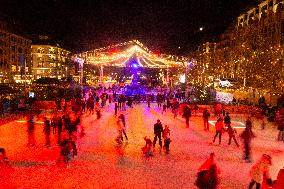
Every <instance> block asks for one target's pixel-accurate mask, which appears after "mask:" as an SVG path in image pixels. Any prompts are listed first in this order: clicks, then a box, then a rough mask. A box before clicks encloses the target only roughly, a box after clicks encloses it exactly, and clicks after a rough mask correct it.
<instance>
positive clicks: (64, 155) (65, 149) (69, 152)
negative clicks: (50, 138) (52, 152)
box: [60, 135, 77, 166]
mask: <svg viewBox="0 0 284 189" xmlns="http://www.w3.org/2000/svg"><path fill="white" fill-rule="evenodd" d="M60 147H61V150H60V158H61V159H62V160H63V162H64V164H65V165H66V166H69V161H70V160H71V159H72V158H74V156H77V147H76V144H75V142H74V141H73V140H72V138H69V136H67V135H65V136H64V137H63V140H62V142H61V143H60Z"/></svg>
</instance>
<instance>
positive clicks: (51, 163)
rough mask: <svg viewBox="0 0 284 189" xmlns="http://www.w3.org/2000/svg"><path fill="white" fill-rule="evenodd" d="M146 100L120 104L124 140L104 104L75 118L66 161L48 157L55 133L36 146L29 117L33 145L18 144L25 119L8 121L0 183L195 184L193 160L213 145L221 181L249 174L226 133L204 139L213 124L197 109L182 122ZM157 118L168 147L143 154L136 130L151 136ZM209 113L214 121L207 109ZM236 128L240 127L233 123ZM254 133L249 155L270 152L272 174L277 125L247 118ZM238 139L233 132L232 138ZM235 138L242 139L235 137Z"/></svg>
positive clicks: (244, 182) (239, 186)
mask: <svg viewBox="0 0 284 189" xmlns="http://www.w3.org/2000/svg"><path fill="white" fill-rule="evenodd" d="M152 106H153V107H152V108H148V107H147V105H146V104H140V105H136V106H135V107H134V108H129V109H127V111H125V112H123V113H124V114H125V115H126V124H127V134H128V137H129V140H128V142H124V144H123V145H122V146H117V145H116V143H115V137H116V136H117V132H116V122H115V120H116V118H115V116H114V115H113V112H114V111H113V107H110V108H105V109H104V111H103V112H102V114H103V117H102V119H101V120H96V117H95V115H91V116H89V115H84V116H83V119H82V125H83V126H84V128H85V132H86V135H85V136H84V137H83V138H81V139H79V140H78V143H77V145H78V149H79V152H78V153H79V154H78V157H77V158H75V159H74V160H73V161H72V162H71V165H70V166H69V167H68V168H65V167H63V166H61V165H58V164H56V161H57V159H58V156H59V147H58V146H57V145H56V143H55V141H56V135H52V137H51V138H52V147H51V148H46V147H44V146H43V145H44V135H43V133H42V130H43V125H42V124H38V125H36V143H37V145H36V147H26V144H27V133H26V129H27V126H26V124H25V123H24V122H17V121H14V122H10V123H8V124H5V125H2V126H1V127H0V145H1V146H3V147H5V148H6V149H7V155H8V157H9V161H8V162H7V163H4V162H0V165H1V166H0V188H3V189H4V188H5V189H9V188H21V189H26V188H27V189H30V188H84V189H87V188H155V189H156V188H167V189H168V188H179V189H182V188H190V189H193V188H195V186H194V181H195V179H196V174H197V169H198V167H199V166H200V165H201V164H202V163H203V162H204V161H205V160H206V159H207V158H208V156H209V154H210V153H211V152H215V154H216V159H217V162H218V166H219V167H220V169H221V174H220V177H221V184H220V188H222V189H245V188H247V186H248V183H249V181H250V179H249V177H248V171H249V169H250V167H251V166H252V165H253V163H245V162H244V161H243V160H242V156H243V149H242V147H240V148H237V147H236V146H235V144H234V143H233V142H232V144H231V146H227V142H228V136H227V133H224V135H223V139H222V144H221V145H220V146H219V145H210V144H209V143H210V142H211V141H212V139H213V136H214V132H215V129H214V127H213V126H212V125H211V128H210V129H211V130H210V132H205V131H203V121H202V118H201V117H200V116H196V117H192V118H191V119H190V127H189V128H185V120H184V119H183V118H181V116H179V117H178V118H177V119H174V118H173V115H172V113H171V112H170V110H168V112H166V114H164V115H162V114H161V112H162V110H161V109H159V108H158V107H156V105H155V104H153V105H152ZM231 117H232V120H233V121H236V122H242V123H244V121H245V119H246V117H245V116H242V115H231ZM157 119H160V120H161V122H162V123H163V125H165V124H167V125H169V126H170V129H171V139H172V143H171V144H170V150H171V151H170V154H168V155H166V154H165V153H164V152H163V151H160V150H159V147H158V144H156V149H155V152H154V157H152V158H148V159H147V158H145V157H144V156H143V155H142V152H141V147H143V145H144V140H143V137H144V136H149V137H150V138H153V125H154V123H155V122H156V120H157ZM211 120H212V121H216V118H215V117H214V116H211ZM237 130H238V134H240V133H241V131H242V130H243V129H242V128H238V129H237ZM253 130H254V132H255V134H256V136H257V137H256V138H255V139H254V140H253V141H252V159H253V161H254V162H255V161H257V159H258V158H260V156H261V154H263V153H267V154H270V155H271V156H272V158H273V166H272V169H271V175H272V178H273V179H275V178H276V175H277V173H278V170H279V169H280V168H281V167H283V165H284V152H283V151H284V143H283V142H278V141H276V136H277V129H276V128H275V127H274V126H273V125H272V124H271V123H268V124H267V128H266V129H265V130H261V129H260V122H259V121H258V120H254V129H253ZM238 141H239V143H240V144H242V142H241V140H240V138H238ZM241 146H242V145H241Z"/></svg>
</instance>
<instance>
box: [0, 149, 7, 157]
mask: <svg viewBox="0 0 284 189" xmlns="http://www.w3.org/2000/svg"><path fill="white" fill-rule="evenodd" d="M0 153H1V154H2V156H3V158H4V160H7V159H8V158H7V156H6V150H5V149H4V148H0Z"/></svg>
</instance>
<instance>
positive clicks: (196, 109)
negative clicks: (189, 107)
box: [193, 104, 199, 116]
mask: <svg viewBox="0 0 284 189" xmlns="http://www.w3.org/2000/svg"><path fill="white" fill-rule="evenodd" d="M198 110H199V107H198V106H197V104H194V106H193V111H194V116H196V115H197V111H198Z"/></svg>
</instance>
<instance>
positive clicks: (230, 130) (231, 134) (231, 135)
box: [226, 124, 239, 147]
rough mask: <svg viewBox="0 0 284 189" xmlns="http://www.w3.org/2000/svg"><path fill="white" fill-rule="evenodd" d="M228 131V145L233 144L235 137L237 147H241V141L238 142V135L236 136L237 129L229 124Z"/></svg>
mask: <svg viewBox="0 0 284 189" xmlns="http://www.w3.org/2000/svg"><path fill="white" fill-rule="evenodd" d="M226 131H227V132H228V134H229V142H228V145H231V140H232V139H233V140H234V142H235V144H236V145H237V147H239V143H238V142H237V140H236V136H235V134H236V133H237V131H236V129H234V128H233V127H232V126H231V124H228V125H227V129H226Z"/></svg>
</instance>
